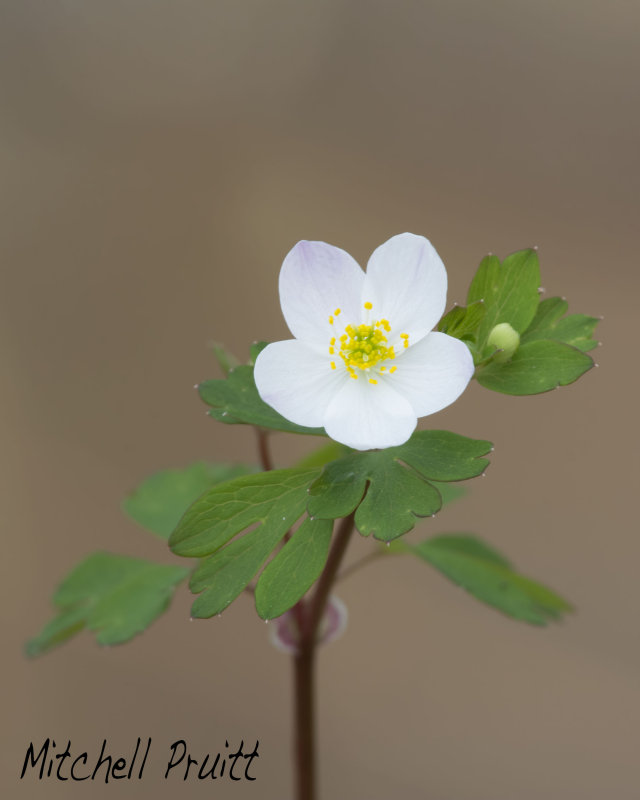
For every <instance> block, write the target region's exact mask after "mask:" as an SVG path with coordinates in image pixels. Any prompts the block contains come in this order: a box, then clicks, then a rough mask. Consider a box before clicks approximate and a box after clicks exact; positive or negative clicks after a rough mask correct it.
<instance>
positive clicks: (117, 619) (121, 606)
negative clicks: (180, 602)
mask: <svg viewBox="0 0 640 800" xmlns="http://www.w3.org/2000/svg"><path fill="white" fill-rule="evenodd" d="M187 574H188V569H185V568H184V567H176V566H168V565H164V564H154V563H152V562H149V561H145V560H143V559H138V558H130V557H129V556H119V555H113V554H111V553H94V554H93V555H91V556H89V557H88V558H87V559H85V560H84V561H83V562H82V563H80V564H79V565H78V566H77V567H76V568H75V569H74V570H73V571H72V572H71V573H70V574H69V576H68V577H67V578H66V579H65V580H64V581H63V582H62V584H61V585H60V587H59V589H58V591H57V592H56V594H55V595H54V604H55V605H56V606H57V607H58V608H59V609H60V613H59V614H58V616H56V617H55V618H54V619H53V620H51V621H50V622H49V623H47V624H46V625H45V626H44V628H43V629H42V631H41V632H40V633H39V634H38V636H36V637H35V638H33V639H31V641H29V642H28V643H27V648H26V649H27V654H28V655H30V656H36V655H40V654H41V653H44V652H46V651H47V650H50V649H51V648H52V647H54V646H56V645H58V644H60V643H61V642H63V641H66V640H67V639H68V638H70V637H71V636H73V635H75V634H76V633H78V632H79V631H81V630H82V629H83V628H88V629H89V630H91V631H93V632H94V633H96V637H97V641H98V642H99V643H100V644H105V645H106V644H120V643H122V642H126V641H128V640H129V639H131V638H132V637H133V636H135V635H136V634H138V633H141V632H142V631H143V630H145V629H146V628H148V627H149V625H150V624H151V623H152V622H153V621H154V620H155V619H156V618H157V617H159V616H160V615H161V614H162V613H163V612H164V611H165V610H166V609H167V607H168V605H169V603H170V601H171V598H172V596H173V592H174V590H175V587H176V585H177V584H178V583H180V581H182V580H184V579H185V578H186V576H187Z"/></svg>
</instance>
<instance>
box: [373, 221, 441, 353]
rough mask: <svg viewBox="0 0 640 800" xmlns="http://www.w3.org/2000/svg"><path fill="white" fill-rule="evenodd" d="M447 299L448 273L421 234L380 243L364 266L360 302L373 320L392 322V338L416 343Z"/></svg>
mask: <svg viewBox="0 0 640 800" xmlns="http://www.w3.org/2000/svg"><path fill="white" fill-rule="evenodd" d="M446 299H447V272H446V270H445V268H444V264H443V263H442V259H441V258H440V256H439V255H438V254H437V253H436V251H435V249H434V247H433V245H432V244H431V242H430V241H429V240H428V239H425V238H424V236H415V235H414V234H413V233H401V234H399V235H398V236H393V237H392V238H391V239H389V240H388V241H387V242H385V243H384V244H381V245H380V247H378V248H377V250H375V251H374V252H373V255H372V256H371V258H370V259H369V263H368V265H367V273H366V278H365V284H364V287H363V294H362V301H363V303H365V302H369V303H371V304H372V305H373V308H372V311H371V316H372V318H374V319H381V318H382V319H387V320H389V322H390V323H391V332H392V337H394V338H395V337H398V336H399V334H400V333H408V334H409V336H410V341H411V342H417V341H418V340H419V339H420V338H422V337H423V336H424V335H425V334H427V333H428V332H429V331H430V330H433V328H434V327H435V325H436V323H437V321H438V320H439V319H440V317H441V316H442V312H443V311H444V307H445V303H446Z"/></svg>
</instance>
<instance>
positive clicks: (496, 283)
mask: <svg viewBox="0 0 640 800" xmlns="http://www.w3.org/2000/svg"><path fill="white" fill-rule="evenodd" d="M539 286H540V266H539V264H538V254H537V253H536V251H535V250H519V251H518V252H517V253H512V254H511V255H510V256H507V258H505V259H504V261H503V262H502V264H501V263H500V261H499V259H498V258H497V257H496V256H494V255H490V256H486V257H485V258H483V259H482V261H481V262H480V266H479V267H478V270H477V272H476V274H475V277H474V278H473V281H472V282H471V286H470V287H469V293H468V295H467V303H469V304H470V303H475V302H480V301H481V300H482V301H483V302H484V306H485V314H484V317H483V319H482V321H481V322H480V325H479V328H478V335H477V344H478V346H479V350H482V347H483V346H484V344H485V343H486V341H487V338H488V336H489V333H490V332H491V329H492V328H493V327H494V326H495V325H497V324H498V323H500V322H508V323H509V324H510V325H511V327H512V328H514V330H516V331H517V332H518V333H523V332H524V331H525V330H526V329H527V327H528V326H529V324H530V323H531V320H532V319H533V318H534V316H535V313H536V310H537V308H538V302H539V295H538V288H539Z"/></svg>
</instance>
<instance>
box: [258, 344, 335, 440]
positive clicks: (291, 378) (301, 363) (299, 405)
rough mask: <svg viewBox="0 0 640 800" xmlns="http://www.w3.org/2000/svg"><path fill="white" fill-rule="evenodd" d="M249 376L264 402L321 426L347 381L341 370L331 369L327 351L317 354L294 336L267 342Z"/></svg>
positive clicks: (296, 419) (294, 418) (305, 422)
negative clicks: (327, 411)
mask: <svg viewBox="0 0 640 800" xmlns="http://www.w3.org/2000/svg"><path fill="white" fill-rule="evenodd" d="M253 376H254V379H255V382H256V387H257V389H258V394H259V395H260V397H261V398H262V399H263V400H264V402H265V403H268V405H270V406H271V407H272V408H275V410H276V411H277V412H278V413H279V414H282V416H283V417H285V418H286V419H288V420H290V421H291V422H295V423H296V424H297V425H305V426H307V427H309V428H317V427H321V426H322V425H323V420H324V416H325V413H326V410H327V408H328V406H329V403H330V402H331V400H332V399H333V398H334V397H335V396H336V394H338V393H339V391H340V388H341V387H342V385H343V384H344V383H345V382H346V380H347V375H346V372H345V370H344V369H338V368H337V366H336V369H331V364H330V356H329V355H328V354H327V355H320V354H318V352H317V351H315V350H313V349H312V348H310V347H309V346H307V345H306V344H305V343H304V342H300V341H298V340H297V339H287V340H286V341H283V342H274V343H273V344H270V345H267V347H265V349H264V350H263V351H262V352H261V353H260V354H259V355H258V358H257V359H256V363H255V367H254V372H253Z"/></svg>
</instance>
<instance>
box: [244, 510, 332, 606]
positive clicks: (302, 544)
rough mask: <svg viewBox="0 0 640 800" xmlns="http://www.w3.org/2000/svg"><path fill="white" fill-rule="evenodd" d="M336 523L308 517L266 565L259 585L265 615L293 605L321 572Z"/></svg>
mask: <svg viewBox="0 0 640 800" xmlns="http://www.w3.org/2000/svg"><path fill="white" fill-rule="evenodd" d="M332 528H333V523H332V521H331V520H328V519H314V520H312V519H309V518H307V519H305V521H304V522H303V523H302V525H301V526H300V527H299V528H298V530H297V531H296V532H295V533H294V534H293V536H292V537H291V539H290V540H289V541H288V542H287V543H286V544H285V546H284V547H283V548H282V550H281V551H280V552H279V553H278V554H277V555H276V557H275V558H274V559H273V561H271V562H270V563H269V564H267V566H266V567H265V569H264V572H263V573H262V575H261V576H260V579H259V581H258V584H257V586H256V610H257V612H258V614H259V615H260V617H261V618H262V619H273V618H274V617H279V616H280V615H281V614H284V612H285V611H288V610H289V609H290V608H292V607H293V606H294V605H295V604H296V603H297V602H298V600H300V598H301V597H302V596H303V595H304V594H305V593H306V592H307V591H308V590H309V589H310V588H311V586H312V585H313V583H314V582H315V581H316V580H317V578H318V577H319V576H320V573H321V572H322V570H323V569H324V565H325V563H326V561H327V556H328V555H329V545H330V543H331V532H332Z"/></svg>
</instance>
